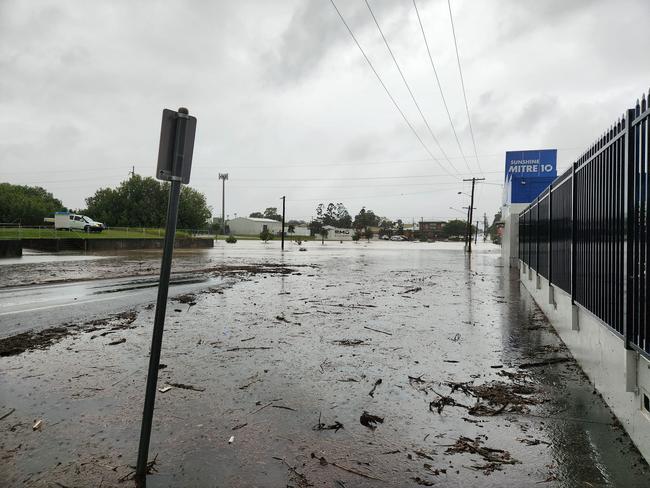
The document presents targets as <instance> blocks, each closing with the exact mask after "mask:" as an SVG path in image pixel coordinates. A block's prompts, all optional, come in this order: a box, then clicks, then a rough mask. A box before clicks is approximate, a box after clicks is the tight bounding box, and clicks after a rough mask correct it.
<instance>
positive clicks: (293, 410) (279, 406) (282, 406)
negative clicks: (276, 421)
mask: <svg viewBox="0 0 650 488" xmlns="http://www.w3.org/2000/svg"><path fill="white" fill-rule="evenodd" d="M271 408H282V409H284V410H291V411H292V412H295V411H296V409H295V408H291V407H285V406H284V405H271Z"/></svg>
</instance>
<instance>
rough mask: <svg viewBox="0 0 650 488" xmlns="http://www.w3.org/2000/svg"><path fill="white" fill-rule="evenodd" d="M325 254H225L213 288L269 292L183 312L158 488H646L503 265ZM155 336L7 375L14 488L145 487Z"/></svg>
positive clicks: (18, 363) (642, 472) (93, 342)
mask: <svg viewBox="0 0 650 488" xmlns="http://www.w3.org/2000/svg"><path fill="white" fill-rule="evenodd" d="M255 244H257V243H255ZM311 244H312V243H310V248H309V252H307V253H298V252H288V253H285V254H284V255H283V256H279V253H278V252H277V250H276V249H274V248H267V247H265V248H263V249H264V250H263V252H262V254H263V255H262V259H260V254H261V253H260V248H259V247H254V245H253V244H246V245H242V246H239V243H238V244H237V245H236V246H235V247H233V248H230V249H229V248H224V249H217V250H216V251H215V253H214V254H212V255H211V257H210V259H209V263H208V264H207V265H206V266H204V268H207V267H208V266H213V267H214V268H215V269H214V270H212V271H211V272H214V273H219V272H223V271H224V270H223V269H222V270H219V269H218V268H219V267H220V266H225V265H228V264H233V262H235V264H236V265H237V266H242V265H256V264H260V263H262V264H265V265H266V266H265V269H268V270H269V272H264V273H255V272H253V271H252V270H251V269H248V270H244V269H243V268H242V270H240V271H238V272H236V273H234V272H233V275H232V279H231V280H230V281H228V282H227V283H224V284H223V285H222V286H220V287H217V288H213V289H206V290H204V291H203V292H202V293H196V294H193V295H191V296H179V297H176V298H175V299H174V300H173V301H171V302H170V304H169V306H168V317H167V322H166V328H165V337H164V341H163V353H162V358H161V369H160V380H159V385H158V386H159V393H158V396H157V402H156V412H155V416H154V434H153V437H152V442H151V450H150V454H151V455H150V459H151V460H152V461H153V460H154V459H155V463H152V469H151V471H152V474H151V476H150V477H149V480H148V484H149V486H283V487H284V486H294V487H307V486H322V487H369V486H396V487H398V486H399V487H403V486H414V487H417V486H449V487H473V486H476V487H478V486H494V487H503V486H513V487H521V486H553V487H555V486H558V487H560V486H561V487H573V486H621V487H623V486H625V487H635V486H639V487H642V486H646V480H647V479H648V475H650V470H649V469H648V466H647V465H646V463H645V462H644V461H643V460H642V459H641V457H640V456H639V454H638V452H637V451H636V449H635V448H634V446H633V445H632V444H631V442H630V440H629V438H628V437H627V435H626V434H625V433H624V431H623V430H622V428H621V427H620V425H619V424H618V422H617V421H616V420H615V419H614V418H613V416H612V414H611V412H610V411H609V409H608V408H607V407H606V406H605V404H604V403H603V401H602V399H601V398H600V397H599V396H598V395H597V394H595V392H594V390H593V387H592V386H591V385H590V384H589V382H588V381H587V379H586V378H585V377H584V375H583V374H582V372H581V370H580V369H579V368H578V366H577V365H576V363H575V362H574V361H573V360H572V358H571V357H570V354H569V352H568V351H567V350H566V348H565V347H564V345H563V344H562V343H561V341H560V340H559V338H558V337H557V336H556V335H555V334H554V333H553V331H552V329H551V328H550V326H549V325H548V323H547V322H546V321H545V319H544V317H543V316H542V314H541V313H540V312H539V310H537V309H536V308H535V307H534V306H533V305H532V304H531V303H530V301H529V299H528V297H527V295H525V294H524V293H525V292H522V291H520V289H519V284H518V282H517V281H516V274H515V276H514V277H511V276H509V275H508V274H506V273H504V270H503V269H502V268H501V267H500V261H499V258H498V254H497V251H496V250H495V249H492V248H489V247H484V248H481V247H479V249H477V252H476V253H475V254H474V255H473V256H472V258H471V261H470V260H468V259H467V258H466V256H464V255H463V253H462V251H461V250H459V249H453V248H452V249H443V248H439V247H436V246H431V245H413V246H410V247H408V246H409V244H407V243H386V244H384V243H371V244H367V245H365V244H359V245H356V246H355V245H352V244H349V245H343V246H340V247H338V246H335V245H334V244H331V243H330V244H328V245H326V246H323V247H322V248H321V247H318V246H316V245H315V244H313V245H311ZM220 253H221V254H220ZM264 253H265V254H264ZM270 265H273V266H270ZM306 265H309V266H306ZM152 323H153V309H152V308H151V307H147V306H143V307H139V308H137V309H136V310H133V311H126V310H116V311H115V314H113V315H112V316H110V317H106V319H105V320H103V321H102V320H100V321H98V322H97V323H95V324H93V323H79V324H72V325H73V327H72V329H71V330H73V333H71V334H66V335H63V336H61V337H55V340H50V339H51V336H47V335H46V336H44V338H43V340H42V341H41V340H37V341H36V343H35V344H33V345H32V346H30V347H26V348H24V350H23V351H17V350H16V351H14V352H13V353H12V355H8V356H5V357H0V382H1V383H0V430H2V432H3V436H2V439H1V440H0V458H1V459H2V463H0V479H3V480H8V482H9V485H10V486H16V485H20V486H100V485H101V486H130V485H131V484H132V481H130V480H129V479H130V474H131V473H132V468H131V466H130V465H132V464H133V463H134V462H135V457H136V451H137V444H138V435H139V427H140V414H141V411H142V402H143V389H144V383H145V380H146V367H147V361H148V357H147V351H148V348H149V342H150V339H151V325H152ZM69 325H70V324H69ZM48 334H54V335H56V332H52V331H50V332H49V333H48ZM230 441H231V442H230Z"/></svg>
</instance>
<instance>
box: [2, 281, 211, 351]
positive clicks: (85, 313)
mask: <svg viewBox="0 0 650 488" xmlns="http://www.w3.org/2000/svg"><path fill="white" fill-rule="evenodd" d="M218 283H219V279H217V278H209V277H206V276H201V275H198V276H196V275H190V274H184V273H180V274H176V276H174V278H173V280H172V282H171V284H170V288H169V294H170V296H172V297H173V296H175V295H179V294H185V293H191V292H195V291H198V290H201V289H205V288H206V287H209V286H214V285H216V284H218ZM157 292H158V278H157V277H153V276H152V277H141V278H120V279H115V280H113V279H103V280H94V281H74V282H70V283H53V284H43V285H30V286H19V287H7V288H0V339H2V338H4V337H8V336H11V335H15V334H18V333H21V332H25V331H28V330H35V331H38V330H42V329H47V328H49V327H56V326H58V325H61V324H63V323H77V322H81V321H84V320H95V319H98V318H102V317H105V316H106V315H109V314H111V313H113V312H114V311H116V310H126V309H130V308H133V307H136V306H140V305H147V304H149V303H154V302H155V301H156V294H157Z"/></svg>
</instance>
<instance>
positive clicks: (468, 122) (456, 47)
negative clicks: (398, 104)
mask: <svg viewBox="0 0 650 488" xmlns="http://www.w3.org/2000/svg"><path fill="white" fill-rule="evenodd" d="M447 6H448V7H449V20H450V21H451V33H452V34H453V36H454V48H455V49H456V61H458V73H459V74H460V86H461V88H462V89H463V100H465V112H466V113H467V124H468V125H469V133H470V135H471V136H472V146H473V147H474V156H475V157H476V165H477V166H478V170H479V172H480V173H481V174H483V170H482V169H481V162H480V161H479V159H478V151H477V150H476V139H475V138H474V129H473V128H472V118H471V117H470V115H469V104H468V103H467V93H466V91H465V80H464V79H463V68H462V67H461V65H460V54H458V40H457V39H456V29H455V28H454V15H453V14H452V12H451V0H447Z"/></svg>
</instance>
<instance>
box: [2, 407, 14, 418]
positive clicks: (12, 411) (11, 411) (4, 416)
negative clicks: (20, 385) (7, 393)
mask: <svg viewBox="0 0 650 488" xmlns="http://www.w3.org/2000/svg"><path fill="white" fill-rule="evenodd" d="M15 411H16V409H15V408H12V409H11V410H9V411H8V412H7V413H6V414H4V415H3V416H2V417H0V420H4V419H6V418H7V417H9V415H11V414H12V413H14V412H15Z"/></svg>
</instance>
